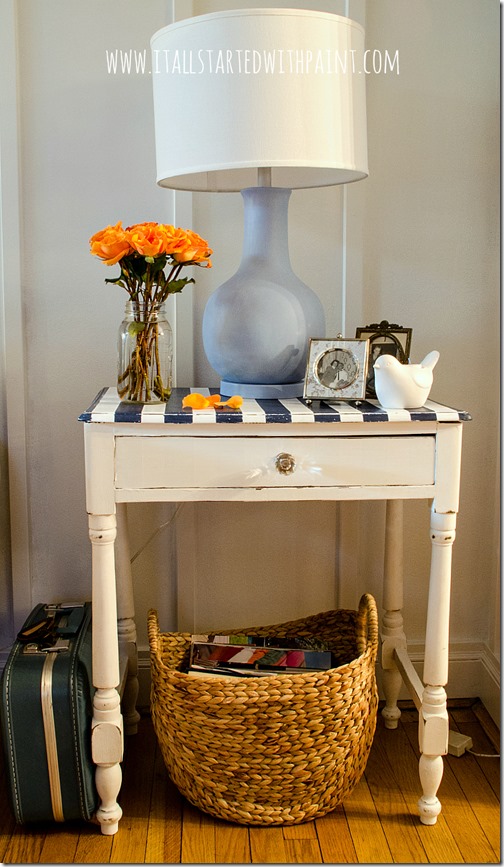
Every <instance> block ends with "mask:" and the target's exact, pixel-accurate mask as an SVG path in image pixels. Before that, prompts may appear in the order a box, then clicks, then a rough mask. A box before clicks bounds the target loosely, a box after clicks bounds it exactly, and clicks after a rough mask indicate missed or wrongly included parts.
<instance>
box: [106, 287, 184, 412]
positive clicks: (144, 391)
mask: <svg viewBox="0 0 504 867" xmlns="http://www.w3.org/2000/svg"><path fill="white" fill-rule="evenodd" d="M118 352H119V358H118V372H117V391H118V394H119V397H120V398H121V400H123V401H126V402H128V403H164V402H165V401H167V400H168V398H169V397H170V394H171V389H172V362H173V337H172V330H171V327H170V323H169V322H168V320H167V318H166V312H165V308H164V304H146V303H143V302H140V301H128V303H127V304H126V310H125V313H124V319H123V321H122V323H121V327H120V329H119V340H118Z"/></svg>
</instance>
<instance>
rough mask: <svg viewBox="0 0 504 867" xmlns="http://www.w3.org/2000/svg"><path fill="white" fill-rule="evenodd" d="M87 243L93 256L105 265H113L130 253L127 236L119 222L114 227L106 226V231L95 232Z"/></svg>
mask: <svg viewBox="0 0 504 867" xmlns="http://www.w3.org/2000/svg"><path fill="white" fill-rule="evenodd" d="M89 243H90V245H91V253H92V254H93V256H99V258H100V259H103V261H104V262H105V265H115V264H116V263H117V262H119V260H120V259H122V258H123V257H124V256H127V255H128V254H129V253H131V252H132V250H131V247H130V243H129V239H128V236H127V234H126V232H125V230H124V229H123V227H122V223H121V222H120V221H119V223H116V225H115V226H107V227H106V229H102V230H101V231H100V232H96V234H95V235H93V237H92V238H90V239H89Z"/></svg>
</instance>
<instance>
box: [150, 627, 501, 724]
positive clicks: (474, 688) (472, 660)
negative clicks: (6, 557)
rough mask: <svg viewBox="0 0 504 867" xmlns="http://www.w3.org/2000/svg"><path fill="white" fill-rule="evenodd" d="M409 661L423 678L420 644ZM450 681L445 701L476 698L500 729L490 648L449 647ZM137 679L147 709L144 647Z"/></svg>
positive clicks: (478, 645)
mask: <svg viewBox="0 0 504 867" xmlns="http://www.w3.org/2000/svg"><path fill="white" fill-rule="evenodd" d="M408 651H409V656H410V659H411V661H412V663H413V665H414V667H415V669H416V671H417V673H418V675H419V676H420V677H421V676H422V667H423V659H424V645H423V644H422V643H420V642H418V643H415V642H411V643H408ZM449 671H450V679H449V683H448V687H447V690H446V691H447V694H448V698H460V699H461V698H475V699H476V698H479V699H481V701H482V702H483V704H484V705H485V708H486V709H487V711H488V713H489V714H490V716H491V717H492V719H493V721H494V722H495V724H496V725H497V726H499V727H500V664H499V660H498V659H497V658H496V656H495V654H493V653H492V652H491V650H490V648H489V647H488V646H487V645H486V644H484V643H475V642H466V643H464V642H460V643H457V644H452V645H450V668H449ZM376 675H377V681H378V689H379V692H380V698H383V690H382V687H381V667H380V665H378V666H377V671H376ZM138 679H139V683H140V691H139V696H138V704H139V707H148V706H149V702H150V659H149V651H148V649H147V648H141V649H140V650H139V653H138ZM409 697H410V696H409V694H408V692H407V690H406V687H404V686H403V687H402V689H401V693H400V696H399V698H400V699H407V698H409Z"/></svg>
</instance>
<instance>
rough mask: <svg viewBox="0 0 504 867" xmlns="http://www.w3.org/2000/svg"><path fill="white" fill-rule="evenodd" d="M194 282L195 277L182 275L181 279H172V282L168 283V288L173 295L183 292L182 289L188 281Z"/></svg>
mask: <svg viewBox="0 0 504 867" xmlns="http://www.w3.org/2000/svg"><path fill="white" fill-rule="evenodd" d="M194 282H195V280H194V277H181V278H180V280H170V282H169V283H167V284H166V288H167V289H168V293H169V294H170V295H173V294H174V293H175V292H182V289H183V288H184V286H185V285H186V284H187V283H194Z"/></svg>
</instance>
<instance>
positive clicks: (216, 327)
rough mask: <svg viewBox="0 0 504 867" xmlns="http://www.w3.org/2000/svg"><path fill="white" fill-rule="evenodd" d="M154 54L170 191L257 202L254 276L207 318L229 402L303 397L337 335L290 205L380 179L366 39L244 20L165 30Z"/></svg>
mask: <svg viewBox="0 0 504 867" xmlns="http://www.w3.org/2000/svg"><path fill="white" fill-rule="evenodd" d="M151 48H152V80H153V90H154V118H155V135H156V160H157V182H158V184H160V185H161V186H164V187H169V188H171V189H179V190H192V191H206V192H231V191H240V192H242V195H243V198H244V204H245V225H244V245H243V256H242V261H241V264H240V267H239V269H238V271H237V273H236V274H235V275H234V276H233V277H232V278H231V279H230V280H228V281H226V283H224V284H223V285H222V286H220V287H219V288H218V289H217V290H215V292H214V293H213V294H212V296H211V297H210V299H209V302H208V304H207V308H206V310H205V314H204V319H203V342H204V347H205V351H206V354H207V357H208V360H209V361H210V364H211V365H212V367H213V368H214V369H215V370H216V371H217V373H218V374H219V375H220V377H221V391H222V393H223V394H242V395H243V396H245V397H294V396H299V395H300V394H302V390H303V379H304V372H305V366H306V354H307V349H308V341H309V338H310V337H323V336H324V334H325V324H324V313H323V310H322V306H321V304H320V301H319V300H318V298H317V296H316V295H315V293H314V292H313V291H312V290H311V289H309V288H308V287H307V286H306V285H305V284H304V283H302V281H301V280H299V278H297V277H296V275H295V274H294V273H293V271H292V268H291V266H290V260H289V252H288V224H287V209H288V200H289V195H290V191H291V190H292V189H299V188H308V187H319V186H329V185H333V184H341V183H349V182H351V181H356V180H360V179H362V178H365V177H366V176H367V174H368V168H367V136H366V100H365V75H364V73H363V71H362V70H363V68H364V63H363V58H364V31H363V28H362V27H361V26H360V25H359V24H357V23H356V22H354V21H351V20H350V19H348V18H343V17H341V16H338V15H332V14H330V13H325V12H317V11H310V10H304V9H248V10H231V11H228V12H218V13H212V14H210V15H202V16H197V17H194V18H189V19H185V20H183V21H179V22H177V23H175V24H172V25H169V26H168V27H164V28H163V29H162V30H159V31H158V32H157V33H155V34H154V36H153V37H152V40H151ZM359 70H360V71H361V72H359ZM321 219H323V217H322V215H321Z"/></svg>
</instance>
